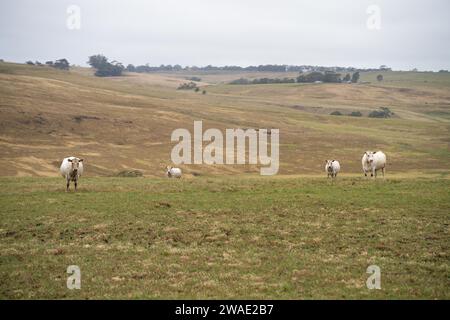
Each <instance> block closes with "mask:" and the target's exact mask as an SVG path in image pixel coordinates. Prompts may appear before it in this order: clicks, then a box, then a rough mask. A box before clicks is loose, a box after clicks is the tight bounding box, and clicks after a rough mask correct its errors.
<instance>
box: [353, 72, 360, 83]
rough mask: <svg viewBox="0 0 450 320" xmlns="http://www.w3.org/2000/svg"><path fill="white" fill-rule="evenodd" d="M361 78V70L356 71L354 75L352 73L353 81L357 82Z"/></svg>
mask: <svg viewBox="0 0 450 320" xmlns="http://www.w3.org/2000/svg"><path fill="white" fill-rule="evenodd" d="M358 80H359V72H358V71H356V72H355V73H354V74H353V75H352V83H357V82H358Z"/></svg>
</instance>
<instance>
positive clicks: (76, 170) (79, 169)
mask: <svg viewBox="0 0 450 320" xmlns="http://www.w3.org/2000/svg"><path fill="white" fill-rule="evenodd" d="M59 171H60V172H61V175H62V176H63V177H64V178H65V179H66V182H67V185H66V192H67V191H69V185H70V181H73V182H74V184H75V191H77V186H78V179H79V178H80V176H81V175H82V174H83V159H80V158H77V157H67V158H64V160H63V161H62V163H61V167H60V168H59Z"/></svg>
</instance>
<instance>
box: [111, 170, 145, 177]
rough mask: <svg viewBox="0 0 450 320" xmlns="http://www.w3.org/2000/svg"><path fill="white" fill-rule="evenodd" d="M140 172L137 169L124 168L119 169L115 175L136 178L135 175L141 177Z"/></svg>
mask: <svg viewBox="0 0 450 320" xmlns="http://www.w3.org/2000/svg"><path fill="white" fill-rule="evenodd" d="M142 175H143V174H142V172H141V171H139V170H124V171H120V172H119V173H118V174H117V175H116V176H117V177H123V178H136V177H142Z"/></svg>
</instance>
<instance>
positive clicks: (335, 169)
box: [325, 160, 341, 178]
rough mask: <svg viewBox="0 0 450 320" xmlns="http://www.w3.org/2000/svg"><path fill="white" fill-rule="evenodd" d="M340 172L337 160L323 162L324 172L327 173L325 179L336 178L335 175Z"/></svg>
mask: <svg viewBox="0 0 450 320" xmlns="http://www.w3.org/2000/svg"><path fill="white" fill-rule="evenodd" d="M340 170H341V165H340V163H339V161H337V160H325V171H326V173H327V177H328V178H329V177H330V176H331V177H332V178H336V177H337V174H338V173H339V171H340Z"/></svg>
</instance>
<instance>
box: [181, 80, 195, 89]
mask: <svg viewBox="0 0 450 320" xmlns="http://www.w3.org/2000/svg"><path fill="white" fill-rule="evenodd" d="M193 89H196V91H198V90H197V89H198V88H197V84H196V83H195V82H192V81H191V82H186V83H183V84H180V85H179V86H178V89H177V90H193Z"/></svg>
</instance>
